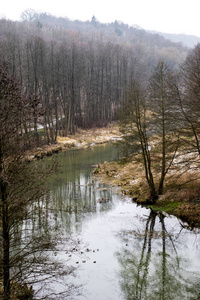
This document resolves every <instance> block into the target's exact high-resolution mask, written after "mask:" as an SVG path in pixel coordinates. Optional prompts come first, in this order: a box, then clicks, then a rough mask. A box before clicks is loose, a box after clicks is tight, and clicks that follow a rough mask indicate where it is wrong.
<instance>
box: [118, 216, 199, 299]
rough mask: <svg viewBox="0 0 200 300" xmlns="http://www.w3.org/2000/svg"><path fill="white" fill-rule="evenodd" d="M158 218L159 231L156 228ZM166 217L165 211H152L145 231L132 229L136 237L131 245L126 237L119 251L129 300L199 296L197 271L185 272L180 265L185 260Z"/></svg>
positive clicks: (122, 283) (125, 291)
mask: <svg viewBox="0 0 200 300" xmlns="http://www.w3.org/2000/svg"><path fill="white" fill-rule="evenodd" d="M156 219H157V221H159V224H160V231H156V230H155V223H156ZM164 220H165V217H164V215H163V214H161V213H156V212H155V211H153V210H151V211H150V214H149V216H148V218H147V220H146V227H145V231H144V233H143V234H140V233H136V232H132V234H133V233H134V239H132V240H131V241H130V239H129V244H127V240H126V246H125V247H124V248H123V250H122V252H118V253H117V256H118V260H119V262H120V265H121V273H120V279H121V288H122V290H123V292H124V294H125V299H127V300H145V299H148V300H157V299H159V300H170V299H171V300H174V299H176V300H178V299H181V300H183V299H191V300H192V299H193V300H194V299H200V297H199V290H200V284H197V283H195V280H194V278H195V274H193V273H192V272H191V274H189V275H188V274H185V271H184V269H183V267H181V265H182V264H181V262H182V259H181V261H180V259H179V257H178V253H177V251H176V246H175V243H174V240H173V237H172V236H171V235H170V234H169V233H168V232H167V230H166V227H165V221H164ZM131 242H132V243H133V244H132V245H131ZM136 243H137V246H136ZM136 249H137V250H136ZM186 259H187V258H186ZM183 263H184V262H183ZM188 278H189V280H188ZM196 278H197V277H196Z"/></svg>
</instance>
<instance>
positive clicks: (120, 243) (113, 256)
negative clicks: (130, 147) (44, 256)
mask: <svg viewBox="0 0 200 300" xmlns="http://www.w3.org/2000/svg"><path fill="white" fill-rule="evenodd" d="M117 157H118V150H117V148H115V147H114V146H113V144H111V143H109V144H106V145H101V146H95V147H93V148H91V149H87V150H80V151H67V152H64V153H61V154H58V159H59V163H60V165H61V167H62V174H61V175H60V176H58V177H57V178H55V179H54V180H52V182H51V193H50V197H51V201H52V203H53V204H52V206H53V207H54V208H55V210H56V214H54V221H53V224H54V225H53V226H55V231H56V232H57V234H60V236H61V243H60V250H61V251H59V252H58V253H57V254H56V257H57V259H59V260H60V261H62V262H63V264H65V265H69V266H73V267H75V269H76V270H75V276H70V275H68V276H65V278H64V280H65V282H66V284H73V285H74V286H79V289H78V292H77V293H73V294H72V293H70V294H69V295H68V297H67V298H66V299H75V300H109V299H110V300H134V299H135V300H136V299H142V300H146V299H148V300H151V299H152V300H157V299H166V300H170V299H176V300H178V299H181V300H183V299H191V300H192V299H193V300H194V299H200V235H199V231H198V230H193V231H190V230H188V229H187V228H186V227H185V226H184V225H185V224H182V223H181V222H180V221H179V220H178V219H177V218H175V217H172V216H171V217H170V216H166V217H164V216H163V215H162V214H160V215H157V214H155V213H154V212H153V211H150V210H149V209H146V208H142V207H140V206H137V205H136V204H135V203H133V202H132V201H131V199H130V198H128V197H124V196H120V195H119V194H117V193H116V190H115V188H113V187H109V186H106V185H103V184H102V183H100V182H98V181H95V180H94V179H93V178H92V175H91V171H92V169H93V168H94V165H95V164H97V163H102V162H104V161H111V160H113V159H117ZM101 198H106V199H109V201H108V202H107V203H99V201H98V199H101ZM70 239H71V240H73V242H72V246H71V245H70V246H69V244H70V243H69V240H70ZM70 247H71V248H70ZM69 248H70V249H69ZM66 249H68V250H66ZM61 286H62V282H60V281H59V280H58V282H57V283H54V284H52V286H51V288H53V289H55V292H59V291H62V287H61ZM75 290H76V289H75ZM55 299H60V298H59V296H57V297H56V296H55ZM64 299H65V298H64Z"/></svg>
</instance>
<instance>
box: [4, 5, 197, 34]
mask: <svg viewBox="0 0 200 300" xmlns="http://www.w3.org/2000/svg"><path fill="white" fill-rule="evenodd" d="M29 8H31V9H34V10H36V11H39V12H47V13H50V14H52V15H55V16H62V17H67V18H69V19H71V20H76V19H77V20H83V21H86V20H91V18H92V16H93V15H94V16H95V17H96V18H97V20H98V21H100V22H101V23H109V22H114V21H115V20H117V21H122V22H123V23H125V24H129V25H138V26H140V27H142V28H143V29H149V30H156V31H161V32H165V33H186V34H193V35H197V36H199V37H200V0H48V1H47V0H5V1H3V0H2V1H1V5H0V17H1V18H2V17H6V18H7V19H12V20H20V15H21V13H22V11H24V10H26V9H29Z"/></svg>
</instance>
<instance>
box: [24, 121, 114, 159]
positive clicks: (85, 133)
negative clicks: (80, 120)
mask: <svg viewBox="0 0 200 300" xmlns="http://www.w3.org/2000/svg"><path fill="white" fill-rule="evenodd" d="M119 137H120V132H119V128H118V126H117V124H116V123H111V124H109V125H108V126H107V127H102V128H92V129H87V130H83V129H79V130H78V131H77V133H76V134H75V135H69V136H67V137H61V136H58V138H57V142H56V144H49V145H44V146H42V147H40V148H34V149H32V150H30V151H27V153H26V158H27V160H34V159H41V158H43V157H45V156H51V155H52V154H54V153H59V152H62V151H66V150H81V149H87V148H89V147H92V146H95V145H99V144H104V143H107V142H110V141H114V140H116V139H118V138H119Z"/></svg>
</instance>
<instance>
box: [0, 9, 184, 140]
mask: <svg viewBox="0 0 200 300" xmlns="http://www.w3.org/2000/svg"><path fill="white" fill-rule="evenodd" d="M22 16H23V19H24V21H23V22H12V21H8V20H0V28H1V30H0V47H1V56H0V59H1V61H6V62H7V63H8V65H9V70H10V72H11V74H12V75H13V76H14V77H15V78H16V79H17V80H18V83H19V87H20V90H21V93H22V94H23V95H24V96H25V97H30V96H31V98H32V101H33V103H32V106H33V109H34V116H35V118H34V119H35V120H34V124H29V125H27V126H26V128H24V130H25V132H27V133H28V132H30V131H31V130H32V128H34V134H35V139H36V142H37V144H38V145H39V143H41V142H44V143H54V142H55V141H56V138H57V135H61V136H62V135H63V136H66V135H68V134H73V133H75V132H76V130H77V128H78V127H82V128H90V127H92V126H104V125H106V124H107V123H108V122H111V121H113V120H116V119H117V118H118V111H119V107H120V106H121V105H122V104H123V102H124V100H125V92H126V90H127V87H128V85H129V84H130V82H131V81H132V79H133V78H134V77H135V76H138V74H139V73H140V77H143V81H144V84H145V83H146V81H147V78H148V76H149V74H150V73H151V71H152V70H153V68H154V66H155V65H156V64H157V62H158V61H159V60H160V59H163V60H165V61H166V62H167V63H168V64H169V65H170V66H171V67H172V68H173V69H176V68H177V67H178V65H179V63H180V62H181V61H182V60H183V59H184V58H185V57H186V55H187V52H188V49H187V48H186V47H183V46H181V45H180V44H175V43H172V42H170V41H168V40H165V39H164V38H163V37H161V36H159V35H156V34H150V33H146V32H145V31H144V30H141V29H137V28H131V27H129V26H127V25H125V24H120V23H118V22H117V21H116V22H115V23H113V24H107V25H105V24H100V23H99V22H98V21H97V20H96V19H95V17H93V18H92V20H91V22H79V21H74V22H72V21H69V20H68V19H62V18H55V17H53V16H51V15H47V14H37V13H36V12H34V11H28V12H24V15H22ZM40 127H43V131H42V130H39V128H40Z"/></svg>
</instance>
